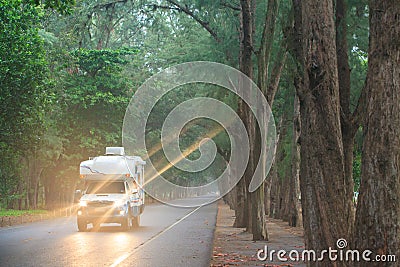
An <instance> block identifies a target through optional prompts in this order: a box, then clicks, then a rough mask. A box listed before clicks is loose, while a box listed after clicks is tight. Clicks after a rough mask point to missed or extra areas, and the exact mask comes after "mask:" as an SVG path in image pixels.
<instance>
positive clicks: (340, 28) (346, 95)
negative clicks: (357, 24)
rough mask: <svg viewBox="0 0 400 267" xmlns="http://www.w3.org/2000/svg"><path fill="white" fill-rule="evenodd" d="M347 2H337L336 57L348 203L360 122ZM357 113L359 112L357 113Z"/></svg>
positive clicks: (351, 213)
mask: <svg viewBox="0 0 400 267" xmlns="http://www.w3.org/2000/svg"><path fill="white" fill-rule="evenodd" d="M346 11H347V8H346V2H345V0H337V1H336V13H335V18H336V57H337V69H338V77H339V96H340V110H341V114H340V115H341V116H340V119H341V120H340V122H341V127H342V140H343V153H344V177H345V179H346V181H345V183H346V184H348V188H349V189H351V190H349V191H348V192H346V193H347V194H346V195H347V198H346V199H347V201H352V199H353V192H354V181H353V151H354V138H355V134H356V132H357V129H358V122H357V121H354V120H353V114H352V113H351V110H350V88H351V86H350V67H349V57H348V53H347V50H348V45H347V24H346ZM356 112H357V111H356ZM354 214H355V210H354V208H353V209H351V210H349V214H347V217H348V224H349V235H350V234H351V232H352V228H353V224H354Z"/></svg>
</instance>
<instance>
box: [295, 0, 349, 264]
mask: <svg viewBox="0 0 400 267" xmlns="http://www.w3.org/2000/svg"><path fill="white" fill-rule="evenodd" d="M293 5H294V9H295V32H296V33H297V35H296V36H295V41H297V42H296V43H297V45H301V47H300V48H299V49H297V51H296V57H297V60H298V63H299V64H298V67H299V72H300V80H299V81H297V82H296V90H297V94H298V96H299V100H300V118H301V137H300V143H301V149H300V151H301V153H300V158H301V162H300V189H301V195H302V198H301V200H302V207H303V225H304V234H305V245H306V249H313V250H316V251H321V250H323V249H326V248H328V247H332V248H335V247H336V241H337V240H338V239H339V238H345V239H348V237H349V235H348V232H349V224H348V217H347V215H348V214H349V213H350V210H351V209H352V205H351V201H349V200H348V199H347V198H348V195H347V192H348V191H349V185H348V184H346V180H345V177H344V160H343V158H344V155H343V142H342V132H341V124H340V99H339V84H338V72H337V59H336V45H335V42H332V37H334V36H335V24H334V20H333V17H334V14H333V2H332V1H313V0H306V1H301V2H300V1H297V0H294V1H293ZM351 190H352V189H351ZM342 264H343V265H344V263H342V262H334V263H333V262H329V261H328V260H327V259H326V261H323V262H310V265H315V266H317V265H319V266H341V265H342Z"/></svg>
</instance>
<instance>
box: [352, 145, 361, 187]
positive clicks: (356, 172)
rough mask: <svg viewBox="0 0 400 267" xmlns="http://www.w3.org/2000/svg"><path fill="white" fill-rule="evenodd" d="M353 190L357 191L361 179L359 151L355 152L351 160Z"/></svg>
mask: <svg viewBox="0 0 400 267" xmlns="http://www.w3.org/2000/svg"><path fill="white" fill-rule="evenodd" d="M353 180H354V192H358V189H359V188H360V181H361V153H360V152H357V153H356V155H355V156H354V160H353Z"/></svg>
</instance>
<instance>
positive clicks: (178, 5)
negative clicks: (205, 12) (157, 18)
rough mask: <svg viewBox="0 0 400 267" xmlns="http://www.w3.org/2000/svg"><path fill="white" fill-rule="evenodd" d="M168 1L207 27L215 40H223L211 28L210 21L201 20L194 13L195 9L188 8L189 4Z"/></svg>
mask: <svg viewBox="0 0 400 267" xmlns="http://www.w3.org/2000/svg"><path fill="white" fill-rule="evenodd" d="M167 2H169V3H170V4H172V5H174V6H176V7H177V8H178V9H179V11H182V12H183V13H185V14H186V15H188V16H190V17H192V18H193V19H194V20H195V21H196V22H197V23H199V24H200V25H201V26H202V27H203V28H204V29H206V30H207V31H208V32H209V33H210V34H211V36H212V37H213V38H214V40H215V41H217V42H218V43H220V42H221V39H219V37H218V35H217V33H216V32H215V31H214V30H213V29H211V27H210V25H209V23H208V22H207V21H204V20H201V19H200V18H199V17H198V16H197V15H196V14H194V13H193V11H191V10H190V9H189V8H188V6H186V5H185V6H184V5H182V4H180V3H178V2H176V1H175V0H167Z"/></svg>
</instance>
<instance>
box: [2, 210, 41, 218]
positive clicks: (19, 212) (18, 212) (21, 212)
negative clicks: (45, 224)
mask: <svg viewBox="0 0 400 267" xmlns="http://www.w3.org/2000/svg"><path fill="white" fill-rule="evenodd" d="M46 212H47V211H45V210H12V209H10V210H9V209H7V210H2V209H0V217H6V216H7V217H9V216H21V215H28V214H29V215H31V214H45V213H46Z"/></svg>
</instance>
